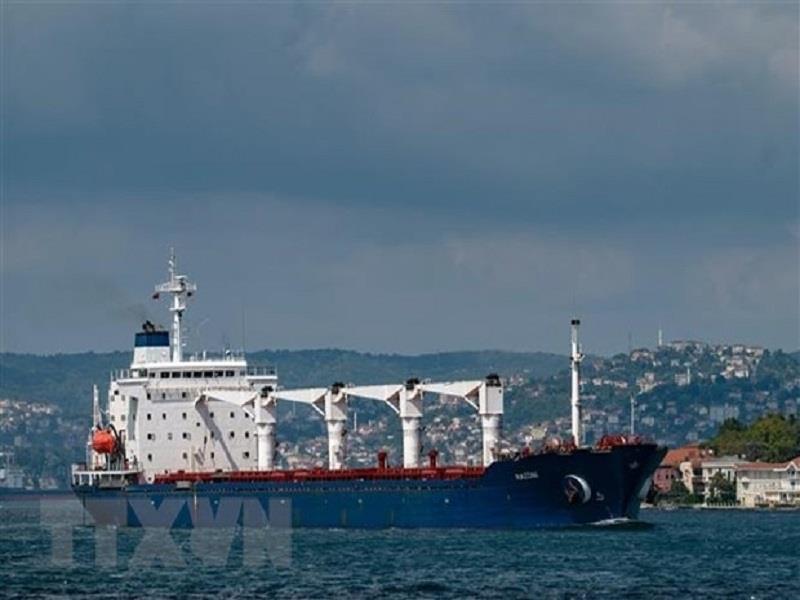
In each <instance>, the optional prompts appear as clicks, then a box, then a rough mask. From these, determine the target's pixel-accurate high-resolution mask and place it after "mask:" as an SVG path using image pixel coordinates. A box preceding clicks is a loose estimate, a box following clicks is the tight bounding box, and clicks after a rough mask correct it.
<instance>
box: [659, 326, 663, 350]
mask: <svg viewBox="0 0 800 600" xmlns="http://www.w3.org/2000/svg"><path fill="white" fill-rule="evenodd" d="M663 345H664V332H663V331H661V327H659V328H658V347H659V348H661V346H663Z"/></svg>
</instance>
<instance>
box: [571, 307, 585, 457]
mask: <svg viewBox="0 0 800 600" xmlns="http://www.w3.org/2000/svg"><path fill="white" fill-rule="evenodd" d="M570 324H571V326H572V353H571V355H570V365H571V367H572V397H571V399H570V400H571V402H570V403H571V405H572V440H573V441H574V442H575V445H576V446H582V445H583V430H582V423H581V421H582V418H583V411H582V409H581V361H582V360H583V353H582V352H581V347H580V344H579V343H578V326H579V325H580V324H581V322H580V319H572V321H571V323H570Z"/></svg>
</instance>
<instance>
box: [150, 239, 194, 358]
mask: <svg viewBox="0 0 800 600" xmlns="http://www.w3.org/2000/svg"><path fill="white" fill-rule="evenodd" d="M177 270H178V262H177V260H176V259H175V250H174V249H172V248H170V255H169V281H167V282H165V283H161V284H159V285H157V286H156V293H155V294H154V296H153V297H154V298H156V299H157V298H159V295H160V294H161V293H165V294H172V306H170V307H169V311H170V312H171V313H172V340H171V346H172V361H173V362H180V361H181V360H183V346H182V342H181V319H182V318H183V313H184V311H185V310H186V300H187V299H188V298H191V297H192V295H193V294H194V293H195V292H196V291H197V286H196V285H195V284H193V283H191V282H189V280H188V278H187V277H186V276H185V275H178V274H177Z"/></svg>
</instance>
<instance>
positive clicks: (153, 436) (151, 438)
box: [147, 433, 156, 440]
mask: <svg viewBox="0 0 800 600" xmlns="http://www.w3.org/2000/svg"><path fill="white" fill-rule="evenodd" d="M147 439H148V440H154V439H156V434H155V433H148V434H147Z"/></svg>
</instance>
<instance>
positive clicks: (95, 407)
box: [92, 384, 103, 429]
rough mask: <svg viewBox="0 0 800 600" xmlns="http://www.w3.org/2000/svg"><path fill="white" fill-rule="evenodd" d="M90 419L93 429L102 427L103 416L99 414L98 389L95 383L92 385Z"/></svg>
mask: <svg viewBox="0 0 800 600" xmlns="http://www.w3.org/2000/svg"><path fill="white" fill-rule="evenodd" d="M92 420H93V421H94V427H95V429H96V428H98V427H102V425H103V417H102V415H101V414H100V391H99V390H98V389H97V384H94V385H93V386H92Z"/></svg>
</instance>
